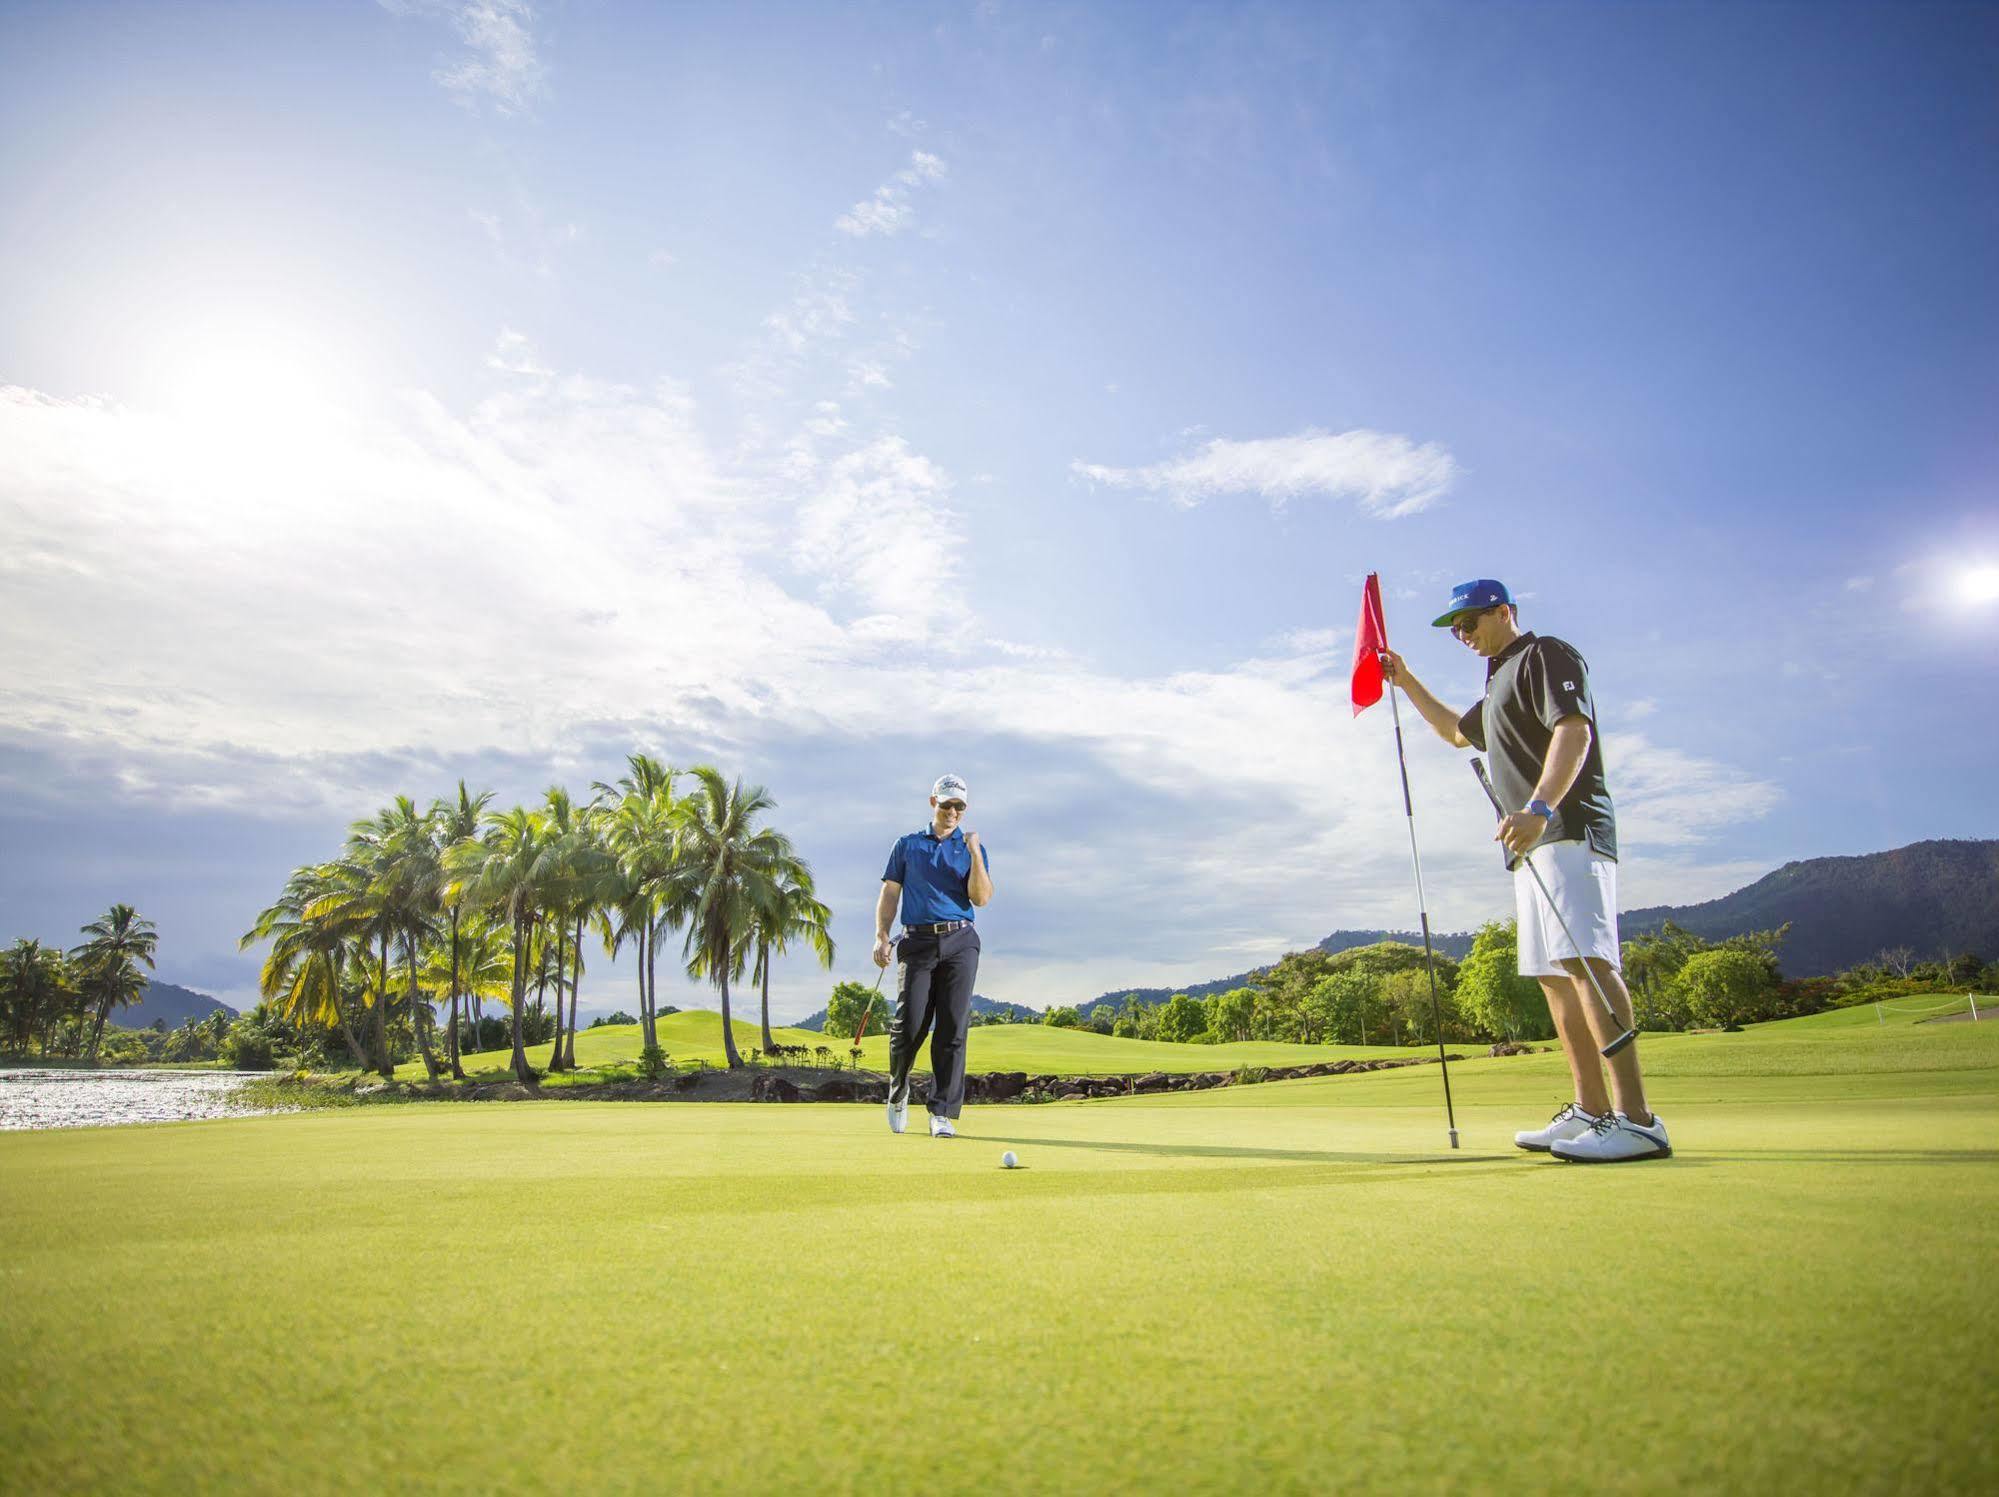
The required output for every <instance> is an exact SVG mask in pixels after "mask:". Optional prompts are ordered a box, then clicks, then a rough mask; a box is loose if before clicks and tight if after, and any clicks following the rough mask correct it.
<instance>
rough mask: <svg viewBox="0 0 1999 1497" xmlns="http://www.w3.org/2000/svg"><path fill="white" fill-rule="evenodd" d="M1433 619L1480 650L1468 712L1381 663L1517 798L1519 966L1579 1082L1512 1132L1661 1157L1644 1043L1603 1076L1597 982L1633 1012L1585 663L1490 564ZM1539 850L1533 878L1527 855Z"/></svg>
mask: <svg viewBox="0 0 1999 1497" xmlns="http://www.w3.org/2000/svg"><path fill="white" fill-rule="evenodd" d="M1435 622H1436V626H1437V627H1438V628H1439V629H1446V628H1447V629H1449V630H1450V631H1451V633H1452V635H1453V636H1454V637H1456V638H1457V639H1459V640H1460V641H1462V642H1463V643H1464V645H1465V647H1466V648H1468V649H1469V650H1471V652H1472V653H1473V654H1475V655H1478V656H1480V657H1482V658H1483V659H1484V661H1485V697H1484V698H1483V700H1481V701H1479V702H1478V703H1477V704H1476V705H1474V706H1473V707H1472V708H1471V710H1470V711H1468V712H1465V713H1463V714H1459V713H1458V712H1456V711H1454V710H1452V709H1451V708H1450V707H1447V706H1445V705H1444V704H1443V703H1442V702H1440V701H1438V700H1437V699H1436V697H1434V696H1432V695H1431V694H1430V692H1429V690H1428V689H1427V688H1426V687H1425V686H1424V685H1423V683H1422V682H1421V681H1418V680H1417V679H1416V678H1415V676H1414V675H1412V674H1411V673H1410V671H1409V667H1408V666H1406V665H1404V664H1403V663H1402V657H1401V656H1399V655H1397V654H1395V653H1394V652H1393V651H1392V650H1391V651H1384V652H1383V655H1382V675H1383V676H1384V677H1385V678H1386V679H1388V680H1389V681H1392V682H1394V683H1395V684H1396V685H1397V686H1400V687H1401V688H1402V690H1403V691H1404V692H1405V693H1407V695H1408V697H1409V700H1410V702H1411V703H1412V704H1413V705H1414V706H1415V708H1416V710H1417V711H1418V712H1420V713H1422V714H1423V720H1424V721H1425V722H1427V723H1429V725H1430V726H1431V727H1432V728H1434V729H1435V730H1436V732H1437V736H1438V737H1440V738H1442V739H1443V740H1444V742H1446V743H1448V744H1451V745H1453V746H1454V747H1457V748H1476V749H1481V750H1484V751H1485V753H1486V755H1487V757H1488V758H1489V759H1490V760H1491V762H1492V778H1493V783H1494V787H1495V793H1496V794H1497V795H1498V797H1499V801H1500V804H1501V805H1502V806H1506V807H1510V808H1515V809H1510V810H1509V811H1508V812H1507V814H1506V816H1505V817H1504V818H1503V819H1502V820H1501V821H1500V823H1499V833H1498V835H1497V836H1496V837H1495V838H1494V839H1493V840H1494V841H1496V842H1498V843H1500V844H1501V845H1502V846H1503V847H1504V849H1505V851H1506V866H1507V867H1508V868H1509V869H1511V870H1512V871H1513V875H1514V879H1513V894H1514V910H1515V913H1516V914H1517V916H1518V929H1519V957H1520V975H1521V976H1522V977H1531V978H1533V979H1534V980H1535V981H1536V982H1538V983H1539V984H1540V985H1541V992H1542V993H1543V994H1544V995H1545V996H1546V998H1547V1000H1548V1012H1549V1014H1550V1016H1551V1017H1553V1019H1554V1021H1555V1033H1556V1034H1557V1035H1558V1036H1559V1037H1560V1039H1561V1042H1562V1050H1563V1052H1564V1054H1566V1055H1567V1057H1568V1062H1569V1072H1570V1076H1571V1079H1572V1080H1573V1081H1574V1082H1575V1100H1574V1101H1573V1102H1570V1103H1568V1104H1567V1105H1565V1106H1564V1107H1563V1108H1562V1109H1561V1110H1560V1111H1559V1112H1557V1113H1556V1114H1555V1116H1554V1118H1553V1120H1552V1121H1551V1122H1549V1124H1548V1126H1547V1127H1545V1128H1536V1129H1533V1130H1530V1131H1525V1132H1521V1133H1516V1134H1515V1135H1514V1136H1513V1141H1514V1142H1515V1143H1516V1144H1518V1145H1519V1146H1520V1147H1521V1148H1523V1149H1528V1150H1532V1151H1534V1152H1537V1153H1544V1154H1553V1155H1554V1156H1555V1158H1557V1159H1561V1160H1566V1161H1568V1162H1571V1163H1581V1164H1609V1163H1615V1162H1619V1161H1624V1160H1634V1159H1664V1158H1665V1157H1667V1156H1668V1155H1670V1154H1671V1153H1672V1152H1673V1149H1672V1145H1671V1144H1670V1143H1669V1142H1668V1141H1667V1138H1666V1125H1665V1124H1664V1123H1663V1122H1662V1121H1660V1119H1659V1117H1658V1116H1657V1115H1656V1114H1655V1113H1653V1112H1652V1110H1651V1109H1650V1107H1648V1106H1647V1104H1646V1101H1645V1081H1644V1077H1643V1076H1642V1075H1641V1074H1640V1072H1639V1069H1638V1047H1637V1046H1635V1045H1630V1046H1626V1047H1625V1048H1624V1049H1621V1050H1619V1051H1618V1052H1617V1053H1616V1054H1615V1055H1613V1056H1611V1057H1610V1059H1609V1062H1608V1064H1609V1067H1610V1085H1609V1087H1608V1088H1606V1087H1605V1086H1604V1076H1603V1067H1604V1064H1605V1063H1604V1061H1603V1060H1602V1059H1600V1058H1599V1055H1598V1047H1599V1046H1601V1045H1605V1044H1608V1043H1609V1042H1610V1041H1611V1039H1612V1038H1614V1037H1615V1035H1617V1034H1618V1033H1619V1032H1620V1029H1611V1028H1609V1027H1608V1024H1607V1021H1606V1020H1605V1016H1604V1014H1603V1011H1602V1009H1601V1008H1600V1007H1599V1006H1598V1004H1597V1003H1596V1002H1595V1001H1594V994H1593V992H1592V987H1593V986H1595V987H1600V988H1601V989H1602V991H1603V993H1604V996H1605V997H1606V998H1607V999H1608V1000H1609V1002H1610V1004H1611V1005H1612V1007H1613V1008H1614V1009H1615V1010H1616V1013H1617V1022H1618V1024H1619V1025H1620V1026H1621V1027H1623V1028H1628V1027H1629V1026H1630V1024H1631V995H1630V994H1629V993H1628V992H1626V991H1625V988H1624V979H1623V978H1622V976H1620V975H1619V974H1620V969H1621V968H1622V967H1623V965H1624V964H1623V961H1622V959H1621V957H1620V955H1619V951H1618V944H1617V821H1616V818H1615V816H1614V815H1613V814H1612V811H1611V804H1610V790H1609V787H1608V786H1607V785H1606V783H1605V781H1604V773H1603V745H1602V744H1601V742H1600V741H1599V734H1598V732H1597V726H1596V702H1595V699H1594V697H1593V696H1592V694H1591V692H1590V684H1589V668H1588V666H1587V665H1585V664H1584V663H1583V657H1582V656H1581V655H1579V654H1578V653H1576V650H1575V648H1574V647H1573V646H1572V645H1569V644H1567V643H1565V642H1564V641H1562V640H1559V639H1556V638H1554V637H1553V636H1552V635H1536V634H1533V633H1527V632H1523V631H1522V630H1521V628H1520V614H1519V610H1518V609H1517V608H1515V607H1514V605H1513V595H1512V594H1511V593H1509V592H1508V591H1507V590H1506V587H1505V585H1504V584H1503V583H1500V582H1495V581H1494V580H1492V579H1491V578H1489V577H1481V578H1479V579H1478V580H1477V581H1475V582H1462V583H1459V584H1458V587H1457V590H1456V591H1455V592H1453V593H1452V594H1451V601H1450V605H1449V606H1448V607H1447V608H1446V609H1445V610H1444V612H1443V613H1442V614H1441V615H1440V616H1439V617H1438V618H1437V619H1436V621H1435ZM1530 852H1531V853H1532V854H1533V855H1534V867H1535V869H1536V870H1537V871H1538V872H1539V873H1540V875H1541V883H1540V884H1538V885H1537V884H1536V883H1534V881H1533V877H1532V875H1531V874H1530V873H1529V872H1528V870H1527V868H1526V867H1525V866H1524V861H1525V857H1526V855H1527V854H1528V853H1530ZM1544 886H1545V893H1544ZM1572 936H1573V937H1574V942H1572V941H1571V940H1570V937H1572ZM1575 943H1580V946H1578V945H1577V944H1575ZM1585 964H1587V970H1585ZM1592 974H1594V976H1595V978H1596V982H1595V984H1594V985H1593V984H1592V983H1591V981H1590V977H1591V975H1592ZM1613 1103H1614V1105H1613Z"/></svg>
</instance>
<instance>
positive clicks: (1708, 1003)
mask: <svg viewBox="0 0 1999 1497" xmlns="http://www.w3.org/2000/svg"><path fill="white" fill-rule="evenodd" d="M1677 986H1678V987H1679V989H1680V991H1681V992H1682V993H1683V994H1684V995H1685V997H1686V1004H1687V1013H1688V1014H1689V1015H1690V1016H1691V1017H1692V1019H1693V1021H1694V1022H1695V1023H1696V1024H1711V1025H1719V1026H1724V1027H1725V1026H1727V1025H1730V1024H1748V1023H1752V1022H1754V1021H1756V1020H1759V1019H1766V1018H1770V1017H1772V1016H1773V1014H1774V1012H1775V1008H1776V1003H1775V1000H1776V997H1777V977H1776V974H1775V973H1774V972H1773V971H1771V968H1770V963H1769V962H1768V961H1766V960H1764V959H1763V958H1762V957H1760V956H1758V954H1757V953H1755V952H1753V951H1745V950H1742V949H1740V948H1734V947H1727V946H1717V947H1714V948H1713V949H1711V950H1708V951H1696V952H1695V953H1694V954H1693V955H1692V956H1690V957H1688V958H1687V960H1686V963H1685V965H1683V966H1682V967H1681V968H1680V974H1679V977H1678V979H1677Z"/></svg>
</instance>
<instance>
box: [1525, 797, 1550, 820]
mask: <svg viewBox="0 0 1999 1497" xmlns="http://www.w3.org/2000/svg"><path fill="white" fill-rule="evenodd" d="M1527 810H1528V813H1529V814H1530V815H1533V816H1540V817H1543V818H1545V819H1546V820H1547V823H1548V825H1550V826H1553V825H1554V824H1555V808H1554V807H1553V806H1551V805H1549V804H1548V803H1547V802H1546V801H1544V800H1530V801H1529V802H1527Z"/></svg>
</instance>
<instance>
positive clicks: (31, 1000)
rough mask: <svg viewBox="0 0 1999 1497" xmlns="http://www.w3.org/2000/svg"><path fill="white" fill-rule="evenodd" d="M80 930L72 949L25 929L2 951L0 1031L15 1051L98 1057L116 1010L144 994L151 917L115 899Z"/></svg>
mask: <svg viewBox="0 0 1999 1497" xmlns="http://www.w3.org/2000/svg"><path fill="white" fill-rule="evenodd" d="M79 934H80V935H83V936H87V937H88V938H89V939H88V940H85V941H84V942H82V943H81V944H80V945H77V946H74V947H71V948H70V949H69V950H68V951H64V950H63V949H62V948H61V947H58V946H44V945H43V944H42V943H41V941H39V940H37V939H35V938H33V937H28V936H23V937H22V938H21V939H20V940H17V941H16V942H15V943H14V944H13V945H12V946H11V947H9V948H8V949H7V950H5V951H0V1035H4V1037H5V1038H4V1043H5V1045H6V1046H7V1048H8V1049H9V1050H11V1051H12V1052H14V1053H15V1054H17V1055H26V1054H30V1053H32V1052H34V1051H37V1050H39V1052H40V1053H41V1054H42V1055H43V1056H45V1057H64V1058H70V1059H84V1060H92V1061H94V1060H96V1059H97V1058H98V1053H99V1050H100V1048H101V1047H102V1045H103V1041H104V1026H105V1023H106V1022H107V1021H108V1020H109V1018H110V1016H111V1013H112V1011H113V1010H114V1009H119V1008H125V1007H127V1006H129V1005H131V1004H134V1003H137V1002H138V1001H139V1000H140V999H141V998H143V997H145V995H146V971H147V970H150V969H151V968H152V966H153V957H154V953H155V952H156V951H157V950H158V947H159V941H160V937H159V932H158V931H156V930H155V929H154V928H153V922H152V921H150V920H147V919H145V918H144V917H142V916H141V915H140V914H139V913H138V911H136V910H134V909H133V908H132V906H130V905H129V904H114V905H112V906H111V908H110V909H108V910H106V911H105V912H104V913H103V914H102V915H100V916H98V917H97V919H95V920H93V921H91V922H90V923H89V924H88V925H86V926H84V927H83V928H82V930H81V931H80V932H79Z"/></svg>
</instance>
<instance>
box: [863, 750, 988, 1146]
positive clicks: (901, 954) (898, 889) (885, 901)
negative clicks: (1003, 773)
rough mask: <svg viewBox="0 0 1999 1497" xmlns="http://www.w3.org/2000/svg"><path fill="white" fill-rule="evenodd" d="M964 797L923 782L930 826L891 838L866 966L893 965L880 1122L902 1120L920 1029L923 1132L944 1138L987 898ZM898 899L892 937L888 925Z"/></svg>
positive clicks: (956, 1088)
mask: <svg viewBox="0 0 1999 1497" xmlns="http://www.w3.org/2000/svg"><path fill="white" fill-rule="evenodd" d="M969 799H970V796H969V794H968V792H967V791H966V789H965V782H964V781H963V780H961V779H959V778H958V776H956V775H954V774H947V775H945V776H944V777H943V778H942V779H940V780H938V782H937V783H936V784H935V785H933V786H931V787H930V825H928V826H926V827H924V828H923V829H922V830H921V831H915V832H911V833H910V834H909V835H908V836H906V837H902V838H899V839H898V840H897V841H896V844H895V846H894V847H892V848H890V849H889V854H888V867H887V868H885V869H884V870H883V871H882V890H881V897H880V898H878V899H877V900H876V901H875V965H876V966H877V967H886V966H887V965H888V964H889V959H890V957H893V958H894V959H895V963H896V968H895V971H896V1000H897V1001H896V1016H895V1023H894V1025H893V1026H892V1027H891V1028H890V1030H889V1040H888V1126H889V1130H890V1131H891V1132H893V1133H900V1132H902V1130H903V1128H904V1127H905V1126H907V1124H908V1121H909V1068H910V1067H911V1066H912V1065H914V1064H915V1063H916V1052H917V1051H918V1050H919V1049H920V1048H922V1045H923V1036H924V1035H925V1033H931V1034H932V1038H931V1041H930V1071H931V1085H930V1136H931V1137H932V1138H952V1137H955V1136H956V1133H957V1130H956V1129H955V1128H954V1127H953V1126H952V1122H953V1120H954V1119H955V1118H956V1117H957V1116H958V1114H959V1113H960V1112H962V1111H963V1110H964V1107H965V1031H966V1030H967V1029H969V1028H970V1027H971V1017H972V984H973V983H974V982H975V981H976V980H977V978H978V975H979V933H978V931H977V930H975V929H974V928H973V926H972V909H973V906H975V905H978V906H983V905H986V904H988V903H990V902H991V900H992V897H993V878H992V872H991V869H990V868H989V867H988V865H987V860H986V850H985V849H984V848H983V847H981V846H980V845H979V834H978V833H977V832H973V831H967V830H966V829H965V827H964V824H963V823H964V820H965V807H966V804H967V802H968V801H969ZM898 902H899V903H900V904H901V906H902V939H901V940H900V941H897V942H895V943H894V944H893V945H891V944H890V943H889V926H890V923H891V922H892V921H893V920H894V919H895V913H896V906H897V904H898Z"/></svg>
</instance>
